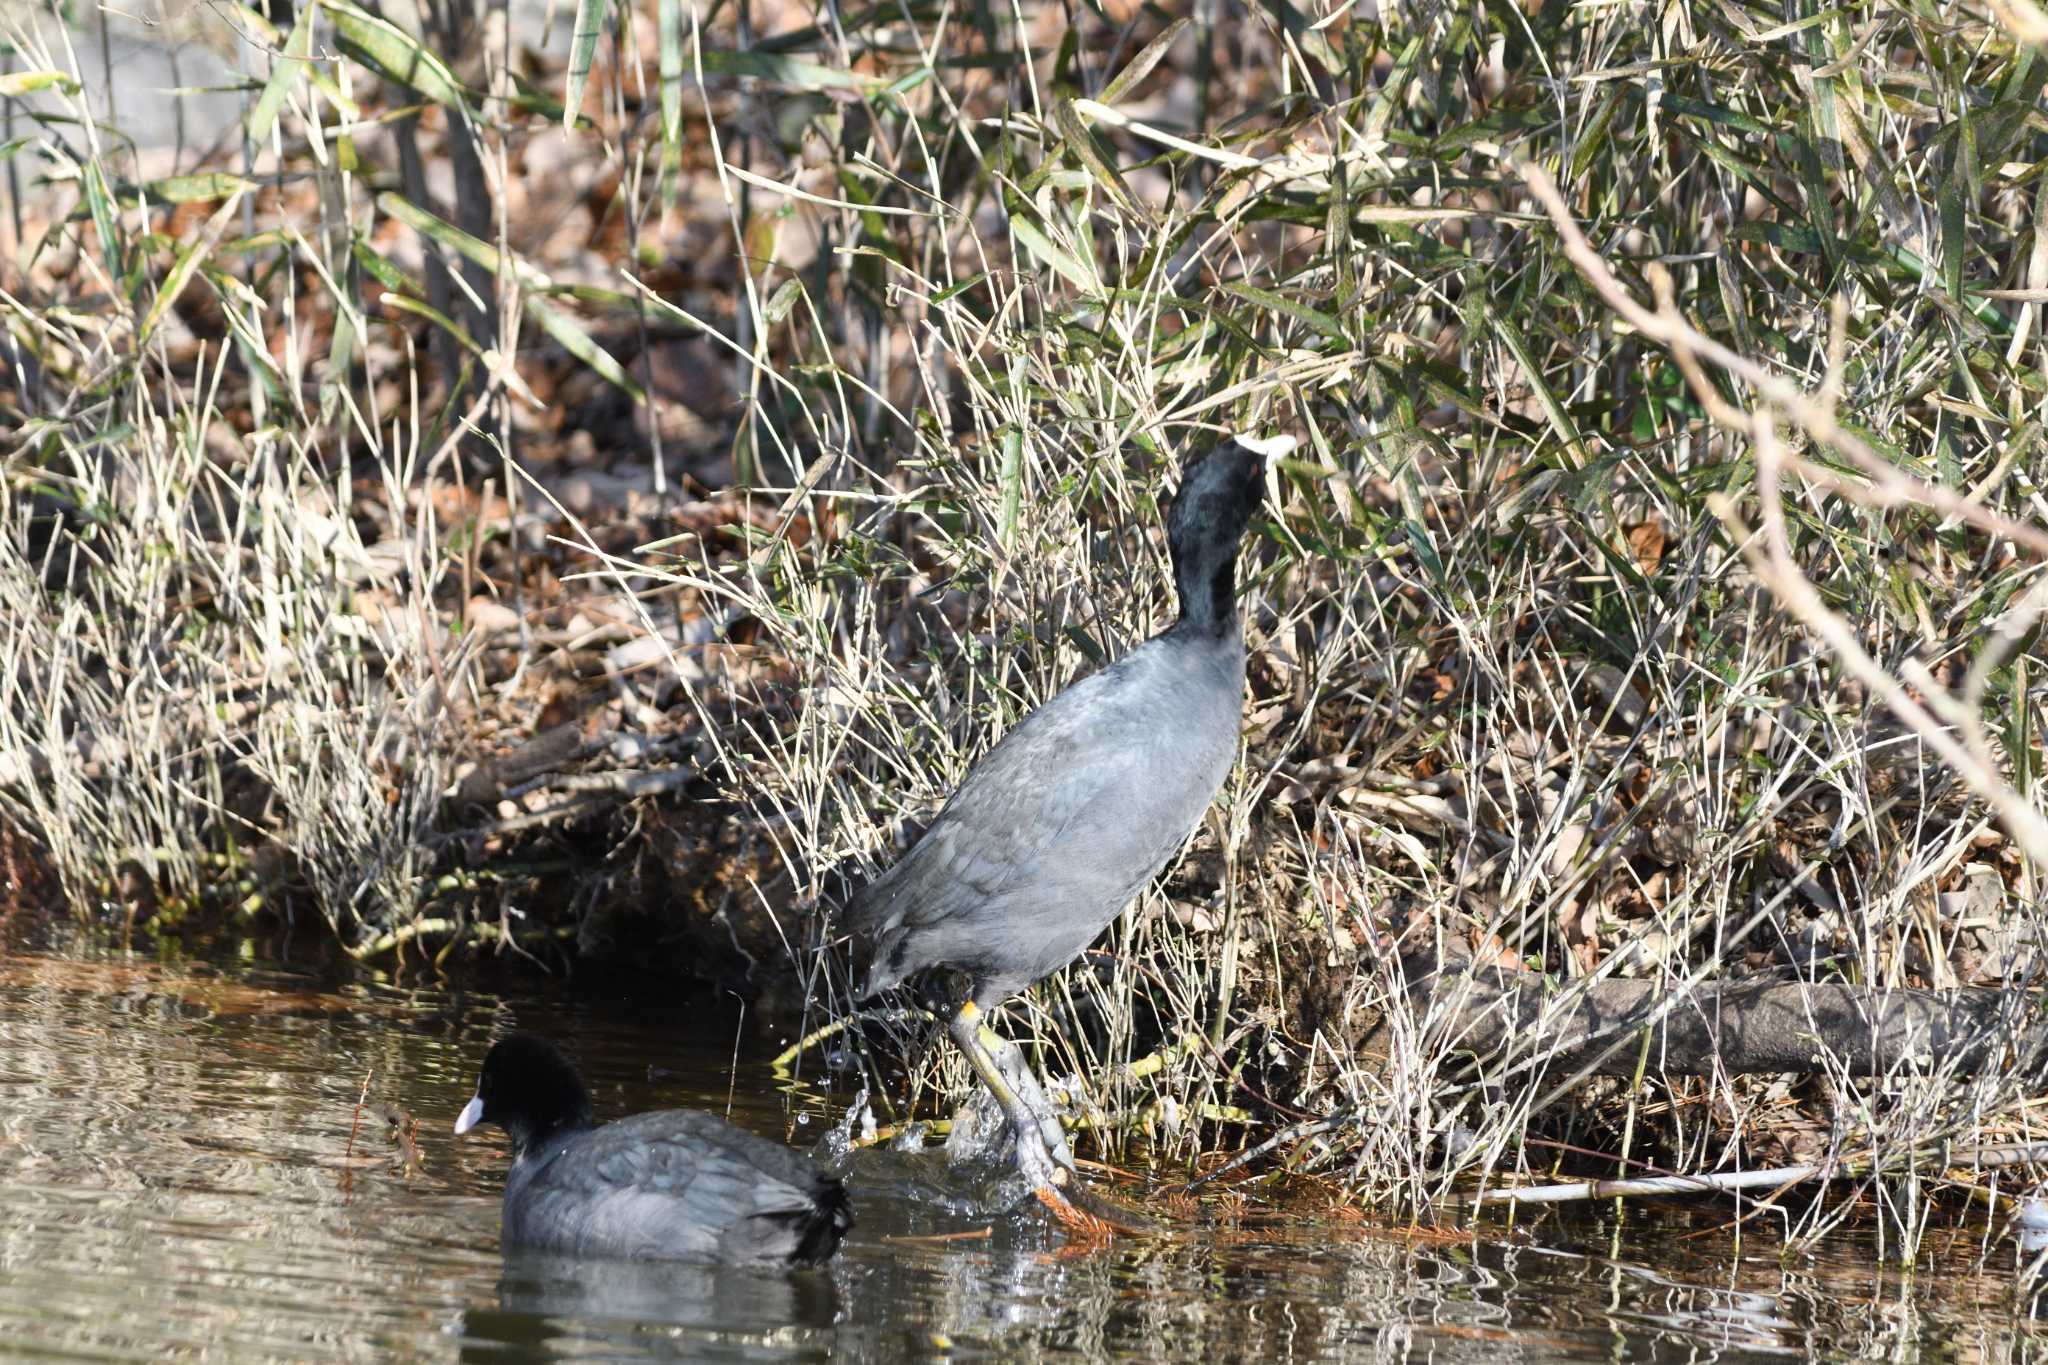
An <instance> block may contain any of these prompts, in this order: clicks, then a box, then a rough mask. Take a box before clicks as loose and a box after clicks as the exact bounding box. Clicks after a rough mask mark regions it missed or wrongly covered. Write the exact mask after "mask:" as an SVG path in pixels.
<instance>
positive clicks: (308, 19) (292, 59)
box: [243, 5, 314, 147]
mask: <svg viewBox="0 0 2048 1365" xmlns="http://www.w3.org/2000/svg"><path fill="white" fill-rule="evenodd" d="M313 13H314V7H313V6H312V5H307V6H305V7H304V8H303V9H301V10H300V11H299V21H298V22H297V23H296V24H294V25H292V32H291V36H290V37H288V38H286V39H285V40H284V48H283V50H282V51H280V52H279V53H278V55H277V56H276V57H275V58H273V59H272V60H271V65H270V79H269V80H267V81H265V82H264V83H263V93H262V94H261V95H258V96H257V97H256V103H254V104H253V105H251V106H249V116H248V119H247V121H246V122H245V123H244V124H243V126H244V127H245V128H247V129H248V130H249V140H250V141H251V142H253V143H255V144H256V145H257V146H259V147H261V146H262V145H263V144H264V143H266V142H268V141H270V130H271V129H272V128H275V127H276V126H277V111H278V110H280V109H282V108H283V107H284V101H285V96H287V95H289V94H290V93H291V92H292V87H293V86H295V85H297V84H298V83H299V77H301V76H303V75H305V74H306V65H307V62H308V60H309V59H310V58H311V57H312V55H313Z"/></svg>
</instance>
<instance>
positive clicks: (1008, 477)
mask: <svg viewBox="0 0 2048 1365" xmlns="http://www.w3.org/2000/svg"><path fill="white" fill-rule="evenodd" d="M1011 382H1012V383H1015V382H1016V377H1015V376H1014V375H1013V376H1012V380H1011ZM1001 483H1002V489H1003V511H1002V520H1001V522H1000V523H999V524H998V526H997V527H996V544H998V545H1000V546H1001V547H1002V549H1003V553H1004V554H1008V553H1009V552H1010V551H1011V549H1012V548H1014V547H1015V545H1016V543H1017V520H1018V518H1019V517H1020V516H1021V515H1022V514H1023V511H1024V433H1023V431H1022V430H1021V429H1020V428H1017V427H1011V428H1010V429H1009V430H1007V431H1005V432H1004V433H1003V470H1002V474H1001Z"/></svg>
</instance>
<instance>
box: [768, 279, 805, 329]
mask: <svg viewBox="0 0 2048 1365" xmlns="http://www.w3.org/2000/svg"><path fill="white" fill-rule="evenodd" d="M803 292H804V287H803V283H802V281H800V280H798V279H796V278H795V277H794V276H792V277H790V278H789V279H786V280H784V281H783V282H782V284H781V286H780V287H779V288H777V289H776V291H775V292H774V293H773V294H771V295H769V297H768V302H766V303H764V304H762V305H761V321H762V322H763V323H764V324H765V325H767V326H769V327H773V326H775V325H777V324H778V323H780V322H781V321H782V320H783V319H784V318H786V317H788V316H789V310H790V309H792V308H794V307H796V301H797V299H799V298H800V297H802V295H803Z"/></svg>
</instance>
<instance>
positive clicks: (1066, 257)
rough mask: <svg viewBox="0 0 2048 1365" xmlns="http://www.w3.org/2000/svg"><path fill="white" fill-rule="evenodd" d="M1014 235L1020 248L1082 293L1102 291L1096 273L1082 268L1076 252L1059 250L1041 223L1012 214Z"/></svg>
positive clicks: (1011, 229)
mask: <svg viewBox="0 0 2048 1365" xmlns="http://www.w3.org/2000/svg"><path fill="white" fill-rule="evenodd" d="M1010 232H1011V234H1012V235H1013V236H1015V237H1016V239H1017V242H1018V244H1019V245H1020V246H1022V247H1023V248H1024V249H1025V250H1026V251H1028V252H1030V253H1031V254H1032V255H1033V256H1036V257H1037V258H1038V259H1039V260H1040V261H1042V262H1043V263H1045V264H1046V265H1048V266H1050V267H1052V269H1053V271H1054V272H1055V273H1057V274H1059V275H1060V276H1062V277H1064V278H1065V279H1066V281H1067V282H1068V283H1069V284H1072V285H1073V286H1074V287H1075V288H1076V289H1079V290H1081V291H1082V292H1083V293H1085V294H1099V293H1101V292H1102V281H1100V280H1098V279H1097V278H1095V272H1094V271H1093V270H1090V269H1089V268H1088V267H1086V266H1084V265H1082V264H1081V262H1080V260H1079V259H1077V258H1076V257H1075V256H1074V255H1073V254H1072V253H1070V252H1066V251H1062V250H1061V249H1060V248H1059V247H1057V246H1054V245H1053V242H1052V239H1051V238H1050V237H1047V236H1046V235H1045V233H1044V231H1042V230H1041V229H1040V228H1039V226H1038V224H1036V223H1034V222H1032V221H1031V220H1030V219H1029V218H1026V217H1025V216H1024V215H1023V214H1021V213H1015V214H1011V215H1010Z"/></svg>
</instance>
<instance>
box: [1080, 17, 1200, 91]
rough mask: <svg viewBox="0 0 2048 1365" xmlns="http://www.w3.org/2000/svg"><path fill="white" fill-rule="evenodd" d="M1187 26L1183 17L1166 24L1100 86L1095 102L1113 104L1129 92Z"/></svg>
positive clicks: (1148, 73) (1145, 75) (1157, 62)
mask: <svg viewBox="0 0 2048 1365" xmlns="http://www.w3.org/2000/svg"><path fill="white" fill-rule="evenodd" d="M1187 26H1188V20H1186V19H1185V18H1182V19H1176V20H1174V21H1173V22H1172V23H1170V24H1168V25H1167V26H1166V28H1165V30H1164V31H1162V32H1161V33H1160V35H1159V36H1158V37H1157V38H1154V39H1153V40H1152V41H1151V42H1149V43H1147V44H1145V47H1144V50H1143V51H1141V52H1140V53H1139V54H1138V55H1137V56H1135V57H1133V58H1131V60H1130V61H1129V62H1128V63H1127V64H1126V65H1125V66H1124V69H1123V70H1121V71H1119V72H1117V73H1116V77H1115V78H1114V79H1113V80H1111V81H1110V83H1109V84H1108V85H1105V86H1103V87H1102V93H1101V94H1100V95H1097V96H1096V97H1095V102H1096V103H1097V104H1111V105H1113V104H1115V103H1116V102H1117V101H1118V100H1120V99H1122V98H1123V97H1124V96H1125V95H1128V94H1130V93H1131V88H1132V87H1133V86H1135V85H1136V84H1137V83H1138V82H1139V81H1142V80H1144V79H1145V78H1146V77H1147V76H1149V75H1151V74H1152V68H1153V67H1155V66H1157V65H1159V60H1160V58H1162V57H1164V56H1165V55H1166V50H1167V49H1168V48H1170V47H1172V46H1173V44H1174V40H1175V39H1177V38H1179V37H1180V35H1181V32H1182V31H1183V30H1184V29H1186V28H1187Z"/></svg>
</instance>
